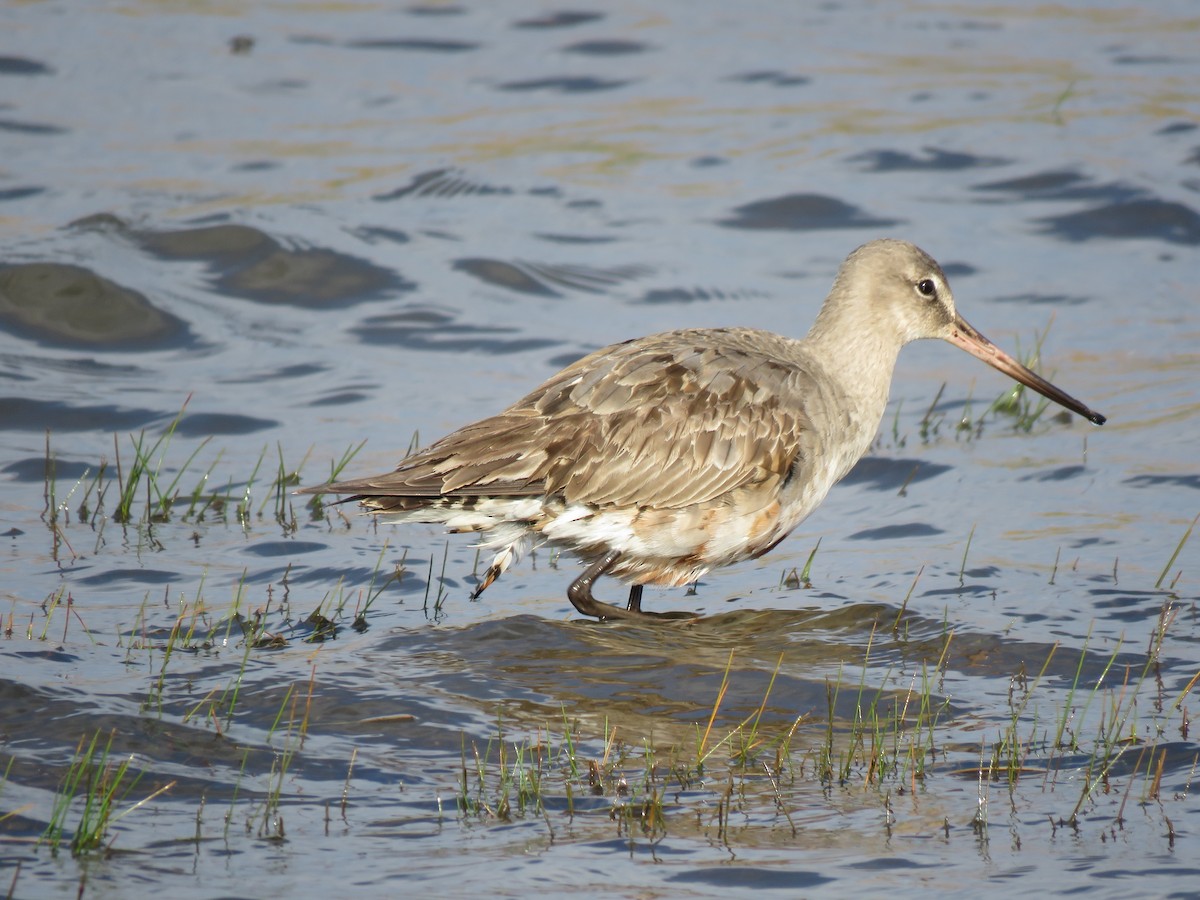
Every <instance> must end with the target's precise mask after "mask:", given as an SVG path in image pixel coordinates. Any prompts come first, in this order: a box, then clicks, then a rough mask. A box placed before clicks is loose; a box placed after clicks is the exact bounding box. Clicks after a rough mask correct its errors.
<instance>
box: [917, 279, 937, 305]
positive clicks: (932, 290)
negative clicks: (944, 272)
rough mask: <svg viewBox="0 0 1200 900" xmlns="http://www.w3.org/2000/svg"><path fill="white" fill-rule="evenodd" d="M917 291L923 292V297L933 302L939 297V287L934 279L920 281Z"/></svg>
mask: <svg viewBox="0 0 1200 900" xmlns="http://www.w3.org/2000/svg"><path fill="white" fill-rule="evenodd" d="M917 290H918V291H920V292H921V296H923V297H928V298H929V299H931V300H932V299H933V298H934V297H936V296H937V285H936V284H934V283H933V279H932V278H922V279H921V280H920V281H918V282H917Z"/></svg>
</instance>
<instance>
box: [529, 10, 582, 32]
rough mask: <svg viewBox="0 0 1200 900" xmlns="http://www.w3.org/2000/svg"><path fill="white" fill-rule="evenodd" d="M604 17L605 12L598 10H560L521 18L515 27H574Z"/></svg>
mask: <svg viewBox="0 0 1200 900" xmlns="http://www.w3.org/2000/svg"><path fill="white" fill-rule="evenodd" d="M603 18H604V13H598V12H577V11H573V10H561V11H560V12H553V13H546V14H545V15H542V16H537V17H536V18H533V19H521V20H520V21H517V22H514V23H513V27H514V28H574V27H575V26H576V25H583V24H584V23H586V22H599V21H600V20H601V19H603Z"/></svg>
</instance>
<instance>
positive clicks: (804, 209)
mask: <svg viewBox="0 0 1200 900" xmlns="http://www.w3.org/2000/svg"><path fill="white" fill-rule="evenodd" d="M733 212H734V213H735V217H734V218H730V219H721V220H720V221H719V222H718V223H717V224H719V225H723V226H725V227H726V228H748V229H755V230H779V231H815V230H821V229H826V228H890V227H891V226H893V225H898V224H900V222H901V221H902V220H900V219H877V218H873V217H871V216H868V215H867V214H866V213H864V212H863V211H862V210H861V209H859V208H858V207H857V206H851V205H850V204H849V203H844V202H842V201H841V200H838V199H836V198H834V197H826V196H825V195H823V194H788V195H786V196H783V197H775V198H772V199H770V200H756V201H755V202H753V203H747V204H746V205H744V206H739V207H736V208H735V209H734V210H733Z"/></svg>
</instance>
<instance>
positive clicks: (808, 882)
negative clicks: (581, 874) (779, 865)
mask: <svg viewBox="0 0 1200 900" xmlns="http://www.w3.org/2000/svg"><path fill="white" fill-rule="evenodd" d="M622 846H623V848H624V852H628V849H627V848H628V844H627V843H623V844H622ZM664 880H665V881H669V882H673V883H676V884H707V885H711V886H713V887H718V888H724V889H730V888H732V889H734V890H736V891H743V890H746V891H752V890H775V891H780V890H783V891H802V890H805V889H806V888H814V887H817V886H818V885H822V884H828V883H829V882H831V881H836V880H837V879H835V878H830V877H828V876H826V875H821V874H819V873H817V872H806V871H802V870H799V869H790V870H786V871H785V870H780V869H769V868H767V867H765V866H753V867H751V866H712V867H704V868H694V869H689V870H687V871H685V872H678V873H676V874H674V875H668V876H667V877H666V879H664Z"/></svg>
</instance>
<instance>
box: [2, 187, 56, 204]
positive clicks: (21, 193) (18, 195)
mask: <svg viewBox="0 0 1200 900" xmlns="http://www.w3.org/2000/svg"><path fill="white" fill-rule="evenodd" d="M44 193H46V189H45V188H44V187H33V186H30V187H15V188H7V189H5V190H3V191H0V203H7V202H10V201H12V200H24V199H25V198H26V197H36V196H37V195H38V194H44Z"/></svg>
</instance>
